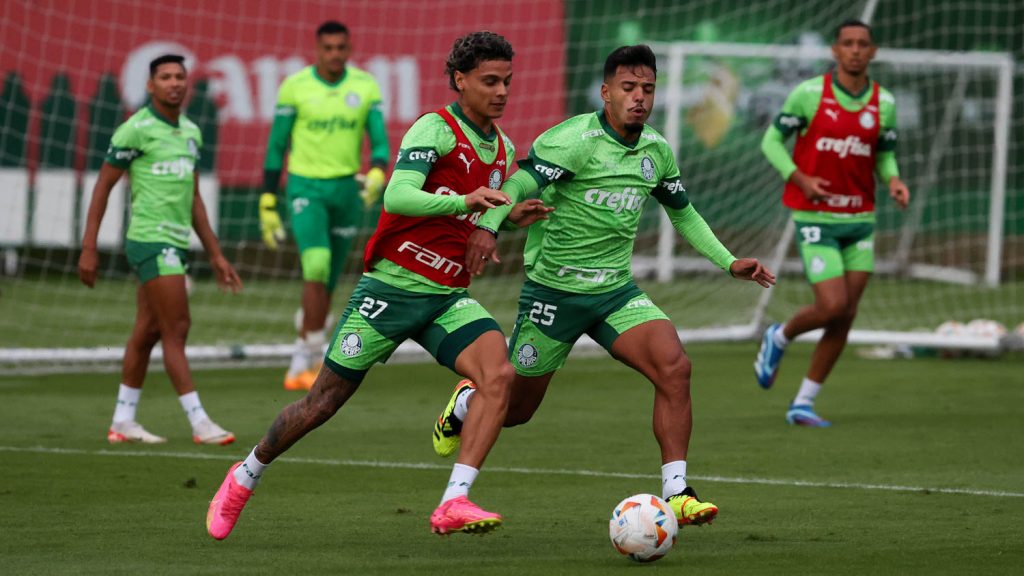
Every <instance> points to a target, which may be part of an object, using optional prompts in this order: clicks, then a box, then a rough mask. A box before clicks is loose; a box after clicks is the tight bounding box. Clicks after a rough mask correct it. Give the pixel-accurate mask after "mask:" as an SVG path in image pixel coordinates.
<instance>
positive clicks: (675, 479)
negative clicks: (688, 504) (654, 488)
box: [661, 460, 686, 498]
mask: <svg viewBox="0 0 1024 576" xmlns="http://www.w3.org/2000/svg"><path fill="white" fill-rule="evenodd" d="M683 490H686V460H676V461H674V462H669V463H668V464H663V465H662V466H661V497H662V498H668V497H669V496H675V495H676V494H679V493H680V492H682V491H683Z"/></svg>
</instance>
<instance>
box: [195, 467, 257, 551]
mask: <svg viewBox="0 0 1024 576" xmlns="http://www.w3.org/2000/svg"><path fill="white" fill-rule="evenodd" d="M241 465H242V463H241V462H237V463H236V464H235V465H234V466H232V467H231V469H230V470H228V475H227V476H226V477H225V478H224V482H222V483H221V485H220V489H219V490H217V493H216V494H214V495H213V500H210V509H209V510H208V511H207V512H206V531H207V532H209V533H210V536H213V537H214V538H216V539H217V540H223V539H225V538H227V537H228V534H231V529H232V528H234V527H235V522H238V516H239V515H241V513H242V508H245V503H246V502H248V501H249V497H250V496H252V490H249V489H248V488H246V487H245V486H242V485H241V484H239V483H238V481H237V480H235V468H238V467H239V466H241Z"/></svg>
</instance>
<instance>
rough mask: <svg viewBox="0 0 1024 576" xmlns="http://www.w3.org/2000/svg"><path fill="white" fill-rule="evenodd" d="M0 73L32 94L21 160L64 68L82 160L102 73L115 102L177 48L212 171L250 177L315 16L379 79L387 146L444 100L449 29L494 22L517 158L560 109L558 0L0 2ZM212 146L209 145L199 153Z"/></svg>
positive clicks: (136, 90) (129, 100)
mask: <svg viewBox="0 0 1024 576" xmlns="http://www.w3.org/2000/svg"><path fill="white" fill-rule="evenodd" d="M0 16H2V21H0V37H2V38H3V49H2V52H0V73H3V77H4V78H8V79H10V78H11V77H12V75H11V73H16V74H17V76H18V77H19V78H20V79H21V82H22V86H23V90H24V93H25V94H27V96H28V99H29V101H30V103H31V112H30V118H31V120H30V122H29V126H28V134H26V135H25V137H26V138H27V139H28V144H29V145H28V147H27V149H28V151H27V157H28V163H29V165H30V166H33V165H34V164H35V162H36V158H37V157H38V155H39V152H38V148H39V145H40V143H41V142H42V141H43V140H45V139H46V138H47V137H48V136H47V135H46V134H40V126H41V124H42V123H41V122H40V116H41V115H42V114H43V112H42V108H43V102H44V101H45V100H46V98H47V97H48V95H49V94H50V92H51V90H52V86H53V85H54V78H55V77H58V76H59V75H64V76H66V77H67V78H68V80H69V90H70V93H71V96H72V98H73V99H74V101H75V105H76V107H77V108H76V111H77V113H76V114H75V117H74V123H75V126H74V130H73V136H71V137H70V139H73V140H74V142H70V143H68V145H69V146H74V147H75V149H76V150H75V155H76V161H75V166H76V167H79V168H80V167H81V166H82V165H83V160H82V157H83V156H84V155H85V150H84V149H85V147H86V142H87V137H86V127H87V125H88V119H89V106H88V105H87V104H88V103H89V102H90V101H92V100H93V99H94V98H95V97H96V93H97V90H98V89H99V80H100V78H101V77H102V76H103V75H104V74H107V75H110V76H112V77H114V78H116V80H117V86H118V92H119V95H120V99H121V102H122V104H123V106H124V107H125V109H126V110H128V111H133V110H135V109H136V108H137V107H138V106H139V105H141V103H142V102H144V100H145V97H146V93H145V83H146V79H147V77H148V63H149V61H150V60H151V59H152V58H154V57H156V56H158V55H160V54H163V53H167V52H172V53H179V54H182V55H184V56H186V58H187V62H188V65H189V68H190V75H191V79H192V80H194V81H198V80H200V79H205V81H206V83H207V86H208V94H209V97H211V98H212V100H213V102H214V103H215V104H216V110H217V119H216V124H217V142H216V150H215V151H214V152H215V153H216V170H217V174H218V177H219V179H220V181H221V183H222V184H226V185H256V184H258V183H259V182H260V178H261V170H262V164H263V155H264V151H265V145H266V140H267V136H268V134H269V130H270V122H271V120H272V116H273V111H274V103H275V100H276V96H277V88H278V86H279V85H280V82H281V81H282V80H283V79H284V77H285V76H287V75H288V74H290V73H292V72H295V71H297V70H298V69H300V68H302V67H303V66H305V65H307V64H310V63H312V62H313V59H314V56H315V35H314V32H315V30H316V28H317V26H318V25H319V24H320V23H322V22H323V21H325V20H329V19H334V20H339V21H341V22H343V23H345V24H346V25H347V26H348V27H349V29H350V30H351V42H352V45H353V56H352V60H351V63H352V64H353V65H355V66H358V67H360V68H363V69H365V70H367V71H369V72H371V73H372V74H373V75H374V76H375V77H376V78H377V80H378V82H379V84H380V85H381V90H382V93H383V96H384V114H385V118H386V119H387V123H388V133H389V137H390V139H391V144H392V150H393V151H396V152H397V149H398V143H399V141H400V139H401V137H402V134H403V133H404V131H405V129H406V128H408V126H409V125H410V124H411V123H412V122H413V121H414V120H415V119H416V118H418V117H419V116H420V115H421V114H422V113H424V112H426V111H429V110H433V109H436V108H438V107H440V106H441V105H443V104H445V103H447V102H450V101H452V100H454V98H455V95H454V93H453V92H452V91H451V90H450V89H449V87H448V79H447V77H446V76H445V74H444V61H445V57H446V56H447V54H448V51H449V50H450V48H451V46H452V43H453V41H454V40H455V38H456V37H458V36H460V35H462V34H465V33H467V32H471V31H474V30H484V29H486V30H492V31H494V32H497V33H499V34H502V35H504V36H505V37H506V38H508V40H509V41H510V42H511V43H512V45H513V48H514V49H515V52H516V56H515V59H514V62H513V64H514V70H515V72H514V81H513V85H512V92H511V95H510V103H509V107H508V109H507V113H506V117H505V118H504V119H503V120H502V121H501V122H500V123H501V125H502V127H503V128H504V129H505V130H506V131H507V132H508V133H509V135H510V136H511V137H512V138H513V140H514V141H515V142H516V143H517V145H518V146H519V148H520V149H521V152H522V154H525V152H526V150H527V149H528V147H529V145H530V143H531V141H532V139H533V138H534V137H535V136H537V135H538V134H539V133H540V132H541V131H543V130H544V129H545V128H547V127H550V126H551V125H553V124H555V123H557V122H559V121H561V120H562V119H564V114H565V109H566V97H565V96H566V88H565V26H564V13H563V6H562V3H561V2H551V1H543V0H520V1H516V2H478V1H473V0H466V1H451V0H447V1H445V0H442V1H433V2H409V1H397V0H392V1H389V0H380V1H375V2H371V1H360V2H337V1H335V2H330V1H313V2H311V1H299V0H280V1H267V2H252V1H243V0H216V1H199V0H169V1H164V2H130V1H115V0H93V1H71V0H50V1H44V0H40V1H33V2H27V1H21V0H11V1H7V2H3V3H2V8H0ZM209 152H210V151H209V150H208V151H207V153H209Z"/></svg>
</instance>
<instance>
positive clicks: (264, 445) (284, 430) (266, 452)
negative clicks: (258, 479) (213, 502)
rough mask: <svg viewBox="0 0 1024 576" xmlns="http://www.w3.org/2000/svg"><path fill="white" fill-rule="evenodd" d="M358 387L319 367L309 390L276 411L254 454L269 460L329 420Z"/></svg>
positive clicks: (269, 461)
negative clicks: (272, 421) (276, 413)
mask: <svg viewBox="0 0 1024 576" xmlns="http://www.w3.org/2000/svg"><path fill="white" fill-rule="evenodd" d="M358 389H359V384H356V383H354V382H350V381H348V380H346V379H344V378H342V377H341V376H338V375H337V374H335V373H334V372H333V371H331V369H329V368H327V367H322V368H321V369H320V372H319V373H318V374H317V377H316V381H315V382H314V383H313V387H312V388H310V390H309V392H307V393H306V395H305V396H303V397H302V398H300V399H299V400H296V401H295V402H292V403H291V404H289V405H288V406H285V408H284V409H283V410H281V412H280V413H278V415H277V418H276V419H274V423H273V424H271V425H270V428H269V429H268V430H267V433H266V434H264V435H263V438H262V439H260V442H259V444H257V445H256V457H257V458H258V459H259V461H260V462H262V463H263V464H265V465H266V464H270V463H271V462H273V461H274V459H276V458H277V457H278V456H280V455H281V454H283V453H284V452H285V451H286V450H288V448H291V446H292V444H295V443H296V442H298V441H299V439H301V438H302V437H303V436H305V435H306V434H308V433H309V432H312V431H313V430H315V429H316V428H317V427H319V426H320V425H321V424H323V423H324V422H327V421H328V420H330V419H331V417H332V416H334V414H335V413H336V412H337V411H338V410H339V409H340V408H341V407H342V406H344V404H345V402H348V399H349V398H351V397H352V395H353V394H355V392H356V390H358Z"/></svg>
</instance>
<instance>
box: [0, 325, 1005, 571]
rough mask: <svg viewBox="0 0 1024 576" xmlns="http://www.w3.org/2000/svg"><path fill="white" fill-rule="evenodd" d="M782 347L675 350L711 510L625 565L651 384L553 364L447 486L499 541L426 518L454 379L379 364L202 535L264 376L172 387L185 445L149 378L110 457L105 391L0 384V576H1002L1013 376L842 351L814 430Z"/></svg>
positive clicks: (646, 466) (66, 383)
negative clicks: (614, 533) (793, 419)
mask: <svg viewBox="0 0 1024 576" xmlns="http://www.w3.org/2000/svg"><path fill="white" fill-rule="evenodd" d="M809 351H810V348H808V347H806V346H803V345H795V346H794V347H793V349H792V350H791V351H790V352H789V354H788V356H787V358H786V359H785V361H784V362H783V367H782V374H781V375H780V377H779V381H778V383H777V384H776V387H777V389H774V390H771V391H768V392H765V391H762V390H760V389H759V388H758V387H757V386H756V384H755V383H754V381H753V376H752V374H751V369H750V363H751V361H752V360H753V355H754V352H755V350H754V345H753V344H746V345H700V346H692V347H690V349H689V352H690V355H691V357H692V359H693V361H694V406H695V426H694V435H693V441H692V443H691V449H690V456H689V475H690V482H691V484H692V485H694V487H695V488H696V489H697V490H698V492H699V493H700V494H701V496H702V497H703V498H705V499H708V500H711V501H714V502H715V503H716V504H718V505H719V506H720V508H721V514H720V515H719V518H718V519H717V521H716V522H715V523H714V525H712V526H710V527H704V528H694V527H689V528H684V529H683V530H681V531H680V535H679V541H678V543H677V544H676V546H675V548H674V549H673V550H672V552H671V553H670V554H669V555H668V556H666V557H665V558H664V559H662V560H660V561H658V562H656V563H654V564H650V565H638V564H634V563H632V562H630V561H629V560H627V559H626V558H624V557H621V556H619V555H618V554H617V553H616V552H615V551H614V549H613V548H612V546H611V545H610V543H609V542H608V535H607V534H608V517H609V514H610V513H611V509H612V507H613V506H614V505H615V504H616V503H617V502H618V501H619V500H620V499H622V498H623V497H625V496H628V495H630V494H633V493H637V492H654V493H659V492H660V479H659V476H658V474H659V465H660V461H659V452H658V449H657V445H656V443H655V441H654V439H653V435H652V433H651V423H650V412H651V402H652V397H653V394H652V388H651V386H650V385H649V384H647V383H646V382H644V381H643V380H642V379H641V378H640V377H639V376H638V375H636V374H635V373H633V372H631V371H630V370H628V369H626V368H625V367H623V366H621V365H619V364H617V363H615V362H614V361H612V360H609V359H605V358H600V359H583V358H573V359H570V362H569V366H568V367H567V368H566V369H565V370H564V371H563V372H562V373H560V374H559V375H558V376H557V377H556V378H555V380H554V382H553V384H552V387H551V389H550V390H549V393H548V398H547V399H546V400H545V403H544V405H543V406H542V407H541V409H540V411H539V412H538V413H537V415H536V416H535V418H534V420H533V421H532V422H530V423H529V424H527V425H525V426H522V427H518V428H512V429H507V430H504V431H503V433H502V436H501V438H499V440H498V444H497V445H496V447H495V449H494V451H493V452H492V453H491V456H490V458H489V459H488V461H487V464H486V466H485V467H484V469H483V472H482V473H481V475H480V477H479V479H478V480H477V483H476V485H475V486H474V487H473V492H472V497H473V498H474V500H476V501H478V502H479V503H480V504H481V505H483V506H484V507H486V508H489V509H492V510H496V511H498V512H501V513H502V514H503V515H504V516H505V521H506V523H505V526H503V527H502V528H501V529H500V530H498V531H497V532H495V533H493V534H490V535H487V536H483V537H471V536H467V535H462V534H456V535H453V536H450V537H438V536H435V535H433V534H431V533H430V532H429V528H428V523H427V517H428V516H429V514H430V512H431V511H432V510H433V508H434V507H435V506H436V504H437V502H438V499H439V497H440V495H441V492H442V490H443V487H444V484H445V482H446V480H447V477H448V471H449V469H450V465H451V462H450V461H445V460H441V459H438V458H436V457H435V456H434V454H433V451H432V450H431V446H430V439H429V438H430V431H431V426H432V423H433V419H434V418H436V415H437V412H438V410H440V408H441V407H442V406H443V405H444V403H445V402H446V400H447V397H448V394H449V392H450V390H451V386H452V384H453V383H454V382H455V377H453V376H452V375H451V374H450V373H448V372H447V371H446V370H445V369H443V368H440V367H437V366H428V365H404V366H401V365H400V366H387V367H379V368H377V369H375V370H374V371H373V372H371V374H370V377H369V378H368V380H367V381H366V382H365V383H364V385H363V388H362V390H360V392H359V393H358V394H356V396H355V397H354V398H353V400H352V401H351V402H350V403H349V405H348V406H346V407H344V408H343V409H342V410H341V412H339V414H338V415H337V416H336V417H335V418H334V419H333V420H332V421H330V422H329V423H327V424H326V425H325V426H323V427H322V428H321V429H319V430H317V431H315V432H313V433H312V434H311V435H310V436H308V437H307V438H306V439H304V440H303V441H301V442H300V443H299V444H297V445H296V446H295V447H294V448H293V449H292V450H291V451H290V452H288V453H287V454H286V455H285V456H284V457H283V458H282V459H280V460H279V461H278V462H275V463H274V464H273V465H272V467H271V468H270V470H269V471H268V473H267V474H266V476H265V477H264V481H263V483H262V485H261V486H260V487H259V489H258V490H257V492H256V493H255V495H254V497H253V499H252V500H251V501H250V503H249V506H248V507H247V508H246V510H245V512H244V513H243V515H242V518H241V520H240V522H239V524H238V526H237V527H236V529H235V532H234V533H233V534H232V535H231V536H230V537H229V538H228V539H227V540H225V541H223V542H215V541H213V540H212V539H211V538H209V537H208V536H207V534H206V531H205V526H204V518H205V513H206V507H207V502H208V501H209V499H210V497H211V496H212V495H213V493H214V491H215V490H216V488H217V486H218V485H219V483H220V481H221V479H222V478H223V475H224V472H225V471H226V469H227V468H228V466H229V465H230V464H231V463H232V462H233V461H235V460H238V459H241V458H242V457H243V456H244V455H245V454H246V453H247V452H248V450H249V449H250V448H251V447H252V446H253V445H254V444H255V442H256V441H257V440H258V439H259V437H260V435H261V434H262V433H263V431H264V430H265V429H266V427H267V426H268V425H269V423H270V422H271V420H272V419H273V417H274V416H275V415H276V413H277V412H278V410H279V409H280V408H281V407H283V406H284V405H285V404H286V403H288V402H290V401H293V400H295V399H297V398H298V397H299V395H298V394H297V393H289V392H285V391H284V390H282V389H281V382H280V380H281V372H282V371H283V369H274V370H266V369H250V370H222V371H202V372H197V374H196V376H197V381H198V385H199V390H200V393H201V396H202V398H203V401H204V404H205V406H206V408H207V410H208V411H209V413H210V414H211V415H212V416H213V417H214V419H215V420H217V421H218V422H220V423H221V424H223V425H224V426H225V427H227V428H229V429H231V430H233V431H234V432H235V433H236V434H237V435H238V437H239V442H238V443H236V444H234V445H232V446H229V447H199V446H195V445H193V444H192V443H191V441H190V433H189V429H188V426H187V421H186V420H185V417H184V415H183V414H182V413H181V409H180V407H179V405H178V403H177V401H176V399H175V398H174V394H173V392H172V390H171V387H170V385H169V383H168V381H167V378H166V376H164V375H163V374H162V373H154V374H152V375H151V376H150V378H149V381H148V382H147V384H146V389H145V393H144V394H143V396H142V403H141V404H140V409H139V420H140V421H141V422H143V423H144V424H145V425H146V426H147V427H148V428H149V429H150V430H151V431H153V432H156V433H158V434H163V435H166V436H168V437H169V442H168V443H167V444H165V445H162V446H140V445H125V446H110V445H108V444H107V443H106V440H105V432H106V427H107V425H108V423H109V419H110V415H111V413H112V411H113V404H114V395H115V390H116V385H117V380H118V379H117V376H116V375H114V374H77V375H59V376H58V375H48V376H13V375H3V376H0V422H2V423H3V424H2V427H3V431H4V434H3V437H2V439H0V462H3V464H2V466H0V470H2V471H3V475H2V476H3V482H2V484H0V534H2V538H0V565H2V568H0V572H3V573H5V574H104V575H107V574H240V573H246V574H431V573H433V574H465V575H470V574H472V575H474V576H477V575H490V574H494V575H505V574H538V575H548V574H580V575H583V574H586V575H594V574H599V575H600V574H638V573H639V572H638V571H644V572H646V573H661V574H702V575H703V574H793V573H812V574H867V573H870V574H965V573H966V574H1003V573H1014V572H1017V571H1019V569H1020V567H1021V566H1024V546H1022V545H1021V542H1024V529H1022V528H1021V520H1022V519H1024V483H1022V478H1024V458H1022V457H1024V444H1022V442H1021V438H1022V432H1024V386H1021V379H1020V374H1021V373H1022V371H1024V358H1022V357H1021V356H1020V355H1017V356H1011V357H1008V358H1004V359H1001V360H942V359H937V358H932V359H914V360H909V361H907V360H893V361H877V360H865V359H860V358H858V357H857V355H856V354H855V353H854V351H852V350H851V351H848V353H847V355H846V356H845V357H844V358H843V360H842V361H841V362H840V364H839V366H838V368H837V370H836V372H835V373H834V375H833V378H832V379H831V380H830V381H829V383H828V385H827V389H826V390H825V391H824V392H823V394H822V396H821V399H820V400H819V402H818V407H819V409H820V411H821V413H822V414H823V415H825V416H826V417H829V418H831V419H832V420H833V421H834V427H833V428H831V429H827V430H807V429H795V428H791V427H789V426H787V425H786V424H785V423H784V422H783V414H784V410H785V407H786V405H787V403H788V401H789V400H790V398H791V397H792V395H793V394H794V393H795V388H796V385H797V383H798V381H799V378H800V377H801V375H802V371H803V369H804V368H805V367H806V364H807V362H808V359H809Z"/></svg>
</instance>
